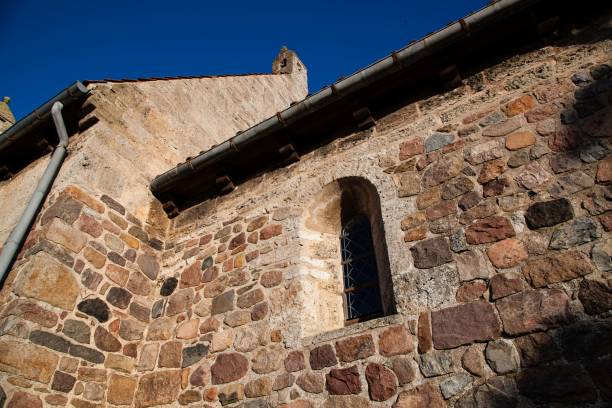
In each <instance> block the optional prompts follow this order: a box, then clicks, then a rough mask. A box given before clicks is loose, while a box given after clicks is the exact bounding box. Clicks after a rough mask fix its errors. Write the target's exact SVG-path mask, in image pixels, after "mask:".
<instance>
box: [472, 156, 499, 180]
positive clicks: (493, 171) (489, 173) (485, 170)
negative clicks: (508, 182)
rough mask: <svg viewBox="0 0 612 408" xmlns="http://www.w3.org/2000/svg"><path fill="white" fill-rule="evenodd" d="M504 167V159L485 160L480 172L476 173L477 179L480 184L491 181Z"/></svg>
mask: <svg viewBox="0 0 612 408" xmlns="http://www.w3.org/2000/svg"><path fill="white" fill-rule="evenodd" d="M505 168H506V159H504V158H502V159H497V160H491V161H488V162H486V163H485V164H483V165H482V168H481V169H480V173H478V179H477V181H478V182H479V183H480V184H485V183H487V182H489V181H493V180H495V179H496V178H498V177H499V176H501V175H502V173H503V172H504V170H505Z"/></svg>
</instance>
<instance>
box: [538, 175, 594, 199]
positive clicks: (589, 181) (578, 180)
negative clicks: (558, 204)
mask: <svg viewBox="0 0 612 408" xmlns="http://www.w3.org/2000/svg"><path fill="white" fill-rule="evenodd" d="M594 184H595V182H594V181H593V178H592V177H591V176H589V175H587V174H586V173H583V172H582V171H575V172H573V173H568V174H565V175H563V176H561V177H559V178H558V179H557V180H555V181H554V182H553V183H551V185H550V187H549V188H548V192H549V193H550V195H551V197H555V198H556V197H565V196H569V195H572V194H574V193H576V192H578V191H581V190H584V189H586V188H589V187H593V185H594Z"/></svg>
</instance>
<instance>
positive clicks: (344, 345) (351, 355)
mask: <svg viewBox="0 0 612 408" xmlns="http://www.w3.org/2000/svg"><path fill="white" fill-rule="evenodd" d="M375 352H376V350H375V348H374V340H373V339H372V336H371V335H370V334H366V335H363V336H356V337H349V338H346V339H343V340H339V341H337V342H336V355H337V356H338V359H340V361H342V362H345V363H349V362H351V361H355V360H361V359H364V358H366V357H369V356H371V355H373V354H374V353H375Z"/></svg>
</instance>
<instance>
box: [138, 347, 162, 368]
mask: <svg viewBox="0 0 612 408" xmlns="http://www.w3.org/2000/svg"><path fill="white" fill-rule="evenodd" d="M158 352H159V343H147V344H145V345H144V346H143V347H142V349H141V350H140V360H138V366H137V369H138V371H151V370H153V369H154V368H155V362H156V361H157V354H158Z"/></svg>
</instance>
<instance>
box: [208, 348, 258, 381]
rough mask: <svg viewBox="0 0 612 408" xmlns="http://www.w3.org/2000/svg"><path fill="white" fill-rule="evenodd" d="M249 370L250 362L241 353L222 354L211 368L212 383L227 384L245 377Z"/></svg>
mask: <svg viewBox="0 0 612 408" xmlns="http://www.w3.org/2000/svg"><path fill="white" fill-rule="evenodd" d="M248 369H249V360H248V359H247V358H246V357H245V356H243V355H242V354H239V353H221V354H219V355H218V356H217V358H216V359H215V363H214V364H213V365H212V367H211V369H210V370H211V375H212V383H213V384H226V383H229V382H232V381H236V380H239V379H241V378H242V377H244V376H245V375H246V373H247V371H248Z"/></svg>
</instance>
